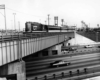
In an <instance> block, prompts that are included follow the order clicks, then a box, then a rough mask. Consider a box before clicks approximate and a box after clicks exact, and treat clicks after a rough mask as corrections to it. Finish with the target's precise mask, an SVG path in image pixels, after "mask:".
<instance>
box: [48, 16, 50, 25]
mask: <svg viewBox="0 0 100 80" xmlns="http://www.w3.org/2000/svg"><path fill="white" fill-rule="evenodd" d="M49 17H50V15H49V14H48V25H49V24H50V22H49V21H50V18H49Z"/></svg>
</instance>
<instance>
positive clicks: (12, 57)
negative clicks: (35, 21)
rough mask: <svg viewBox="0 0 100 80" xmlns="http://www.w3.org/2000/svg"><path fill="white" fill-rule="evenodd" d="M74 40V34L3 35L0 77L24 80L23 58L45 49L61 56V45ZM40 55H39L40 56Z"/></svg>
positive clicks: (0, 42)
mask: <svg viewBox="0 0 100 80" xmlns="http://www.w3.org/2000/svg"><path fill="white" fill-rule="evenodd" d="M71 38H74V32H73V31H72V32H56V33H29V34H22V33H21V34H20V33H18V34H16V35H5V36H1V37H0V76H1V77H5V76H9V75H13V74H14V75H16V74H17V78H21V77H20V75H22V76H23V78H24V79H21V80H25V74H26V72H25V62H24V61H22V59H23V58H24V57H27V56H28V55H31V54H34V53H36V52H39V51H41V50H44V49H47V48H48V51H49V53H50V52H51V51H52V49H53V50H57V51H58V55H60V54H61V49H59V48H61V45H62V43H63V42H65V40H66V41H67V40H69V39H71ZM57 48H58V49H57ZM41 55H42V54H39V56H41ZM17 80H20V79H17Z"/></svg>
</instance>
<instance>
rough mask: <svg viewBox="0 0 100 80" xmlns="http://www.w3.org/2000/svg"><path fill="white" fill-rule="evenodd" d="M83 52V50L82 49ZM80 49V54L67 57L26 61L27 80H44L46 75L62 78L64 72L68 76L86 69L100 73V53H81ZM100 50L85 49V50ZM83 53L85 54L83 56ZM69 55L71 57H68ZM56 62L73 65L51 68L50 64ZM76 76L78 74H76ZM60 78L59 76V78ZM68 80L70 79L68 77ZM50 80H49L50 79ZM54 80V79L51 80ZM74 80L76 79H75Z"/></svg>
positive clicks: (71, 54)
mask: <svg viewBox="0 0 100 80" xmlns="http://www.w3.org/2000/svg"><path fill="white" fill-rule="evenodd" d="M80 49H81V50H82V48H80ZM80 49H78V50H79V51H80V52H79V53H76V54H78V55H76V54H75V52H74V53H69V54H67V55H62V56H59V55H58V56H55V57H47V58H44V59H43V58H40V60H38V59H37V60H34V59H33V60H32V61H31V59H29V60H28V61H26V65H27V66H26V75H27V79H29V80H31V79H32V80H33V79H34V78H35V77H38V78H39V79H40V80H42V78H44V76H45V75H46V76H47V77H48V78H50V76H51V78H52V76H53V74H55V75H59V74H60V76H61V73H62V72H64V73H66V74H68V75H69V74H70V71H72V72H73V74H74V72H75V73H77V70H79V71H80V72H84V69H85V68H87V70H88V71H89V72H91V70H92V71H95V69H96V70H97V69H98V71H99V70H100V69H99V68H98V67H100V53H99V52H98V51H97V52H98V53H94V52H92V51H91V52H90V53H88V52H87V53H85V54H84V51H81V50H80ZM88 49H89V51H90V50H94V51H96V50H100V49H99V48H83V50H85V51H86V50H87V51H88ZM82 52H83V54H82ZM68 55H69V56H68ZM56 60H64V61H68V62H70V63H71V65H68V66H60V67H50V63H52V62H54V61H56ZM75 75H76V74H75ZM58 77H59V76H58ZM67 78H68V77H67ZM48 80H49V79H48ZM50 80H53V79H50ZM54 80H56V79H54ZM73 80H74V79H73Z"/></svg>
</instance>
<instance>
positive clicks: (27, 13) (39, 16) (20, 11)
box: [6, 7, 44, 18]
mask: <svg viewBox="0 0 100 80" xmlns="http://www.w3.org/2000/svg"><path fill="white" fill-rule="evenodd" d="M6 9H9V10H11V11H16V12H18V13H21V14H25V15H30V16H34V17H41V18H43V17H44V16H37V15H32V14H29V13H24V12H21V11H17V10H14V9H11V8H8V7H6Z"/></svg>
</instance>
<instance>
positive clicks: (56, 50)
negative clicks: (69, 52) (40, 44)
mask: <svg viewBox="0 0 100 80" xmlns="http://www.w3.org/2000/svg"><path fill="white" fill-rule="evenodd" d="M61 46H62V44H58V45H56V46H53V47H51V48H49V49H48V54H49V55H50V56H51V55H61Z"/></svg>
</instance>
